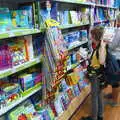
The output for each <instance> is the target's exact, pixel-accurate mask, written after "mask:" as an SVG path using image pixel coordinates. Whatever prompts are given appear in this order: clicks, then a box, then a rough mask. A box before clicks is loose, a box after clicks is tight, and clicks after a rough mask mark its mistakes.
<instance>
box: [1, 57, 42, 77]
mask: <svg viewBox="0 0 120 120" xmlns="http://www.w3.org/2000/svg"><path fill="white" fill-rule="evenodd" d="M41 59H42V55H41V56H39V57H38V58H35V59H33V60H30V61H28V62H25V63H23V64H21V65H18V66H15V67H13V68H9V69H6V70H3V71H0V79H1V78H4V77H7V76H9V75H12V74H14V73H16V72H19V71H21V70H24V69H26V68H29V67H31V66H33V65H35V64H38V63H40V62H41Z"/></svg>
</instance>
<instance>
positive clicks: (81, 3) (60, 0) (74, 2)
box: [53, 0, 92, 6]
mask: <svg viewBox="0 0 120 120" xmlns="http://www.w3.org/2000/svg"><path fill="white" fill-rule="evenodd" d="M53 1H55V2H63V3H73V4H79V5H87V6H91V5H92V3H91V2H80V1H77V0H53Z"/></svg>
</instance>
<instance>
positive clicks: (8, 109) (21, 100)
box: [0, 87, 41, 116]
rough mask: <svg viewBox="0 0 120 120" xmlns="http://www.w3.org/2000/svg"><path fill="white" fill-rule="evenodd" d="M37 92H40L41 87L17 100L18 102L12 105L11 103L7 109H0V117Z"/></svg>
mask: <svg viewBox="0 0 120 120" xmlns="http://www.w3.org/2000/svg"><path fill="white" fill-rule="evenodd" d="M39 90H41V87H38V88H37V89H35V90H33V91H32V92H31V93H30V94H29V95H27V96H24V97H21V98H19V99H18V100H16V101H14V102H13V103H11V105H8V106H7V107H4V108H1V109H0V116H2V115H3V114H5V113H7V112H8V111H10V110H11V109H12V108H14V107H15V106H17V105H19V104H20V103H22V102H23V101H24V100H26V99H28V98H29V97H30V96H32V95H34V94H35V93H36V92H38V91H39Z"/></svg>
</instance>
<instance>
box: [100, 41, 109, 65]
mask: <svg viewBox="0 0 120 120" xmlns="http://www.w3.org/2000/svg"><path fill="white" fill-rule="evenodd" d="M106 45H107V43H106V42H105V41H104V40H101V44H100V48H99V61H100V64H101V65H104V64H105V60H106Z"/></svg>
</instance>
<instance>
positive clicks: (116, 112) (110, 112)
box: [70, 87, 120, 120]
mask: <svg viewBox="0 0 120 120" xmlns="http://www.w3.org/2000/svg"><path fill="white" fill-rule="evenodd" d="M108 92H111V88H110V87H109V88H107V90H106V91H105V93H108ZM119 96H120V95H119ZM119 98H120V97H119ZM119 100H120V99H119ZM90 108H91V107H90V96H89V98H88V99H87V101H86V102H85V103H84V105H83V106H82V107H81V108H80V109H78V110H77V112H76V114H75V115H74V116H73V117H72V118H71V119H70V120H80V118H81V117H82V116H88V115H89V113H90ZM104 115H105V117H104V120H120V107H111V106H109V105H106V106H105V114H104Z"/></svg>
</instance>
